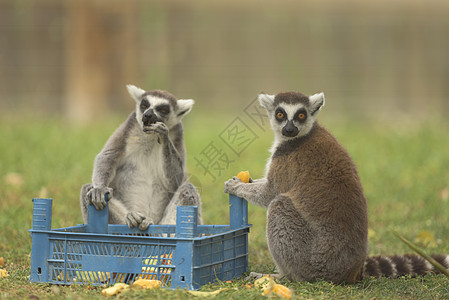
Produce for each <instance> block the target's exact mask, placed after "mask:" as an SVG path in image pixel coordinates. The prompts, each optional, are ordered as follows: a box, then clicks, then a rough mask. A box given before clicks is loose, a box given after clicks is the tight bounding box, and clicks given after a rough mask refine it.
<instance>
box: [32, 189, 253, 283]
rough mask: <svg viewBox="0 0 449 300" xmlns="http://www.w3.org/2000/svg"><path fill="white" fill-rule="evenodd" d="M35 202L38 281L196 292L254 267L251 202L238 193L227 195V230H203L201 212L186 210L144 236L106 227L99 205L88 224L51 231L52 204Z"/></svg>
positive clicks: (125, 228)
mask: <svg viewBox="0 0 449 300" xmlns="http://www.w3.org/2000/svg"><path fill="white" fill-rule="evenodd" d="M33 202H34V207H33V229H30V232H31V238H32V249H31V277H30V280H31V281H33V282H48V283H52V284H74V283H77V284H93V285H103V284H109V285H112V284H115V283H117V282H126V283H132V282H133V281H134V280H136V279H138V278H145V279H158V280H161V281H162V283H163V285H164V286H166V287H168V288H172V289H174V288H187V289H191V290H193V289H199V288H200V287H201V286H202V285H204V284H207V283H210V282H214V281H216V280H222V281H224V280H230V279H233V278H235V277H238V276H241V275H242V274H243V273H245V272H246V271H247V270H248V233H249V228H250V227H251V225H250V224H248V204H247V202H246V200H244V199H241V198H238V197H236V196H232V195H231V196H230V197H229V204H230V208H229V215H230V224H229V225H198V224H197V207H196V206H180V207H178V210H177V221H176V223H177V224H176V225H151V226H150V227H149V228H148V229H147V230H145V231H141V230H138V229H130V228H129V227H128V226H126V225H112V224H108V223H107V218H108V208H106V209H104V210H101V211H97V210H96V209H95V208H94V207H93V206H91V207H89V211H88V222H87V224H83V225H78V226H74V227H67V228H59V229H51V215H52V199H39V198H36V199H33Z"/></svg>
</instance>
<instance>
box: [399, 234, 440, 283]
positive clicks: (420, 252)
mask: <svg viewBox="0 0 449 300" xmlns="http://www.w3.org/2000/svg"><path fill="white" fill-rule="evenodd" d="M393 234H394V235H395V236H397V237H398V238H399V239H400V240H401V241H402V242H403V243H404V244H406V245H407V246H409V247H410V248H411V249H412V250H413V251H415V252H416V253H417V254H418V255H420V256H422V257H423V258H424V259H426V260H427V261H428V262H429V263H430V264H431V265H432V266H434V267H435V268H437V269H438V271H440V272H441V273H442V274H444V275H446V276H447V277H449V271H448V270H447V269H446V268H445V267H444V266H442V265H441V264H440V263H439V262H437V261H436V260H435V259H433V258H432V257H430V256H429V255H427V254H426V253H425V252H424V250H422V249H421V248H419V247H418V246H416V245H414V244H413V243H412V242H410V241H409V240H407V239H406V238H404V237H403V236H402V235H400V234H399V233H397V232H395V231H393Z"/></svg>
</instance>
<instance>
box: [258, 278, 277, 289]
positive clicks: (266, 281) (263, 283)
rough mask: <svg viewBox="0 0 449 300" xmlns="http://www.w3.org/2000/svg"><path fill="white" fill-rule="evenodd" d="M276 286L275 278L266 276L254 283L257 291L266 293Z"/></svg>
mask: <svg viewBox="0 0 449 300" xmlns="http://www.w3.org/2000/svg"><path fill="white" fill-rule="evenodd" d="M275 284H276V282H274V279H273V277H271V276H270V275H265V276H263V277H261V278H259V279H257V280H256V281H254V287H255V288H256V289H259V288H261V289H262V290H264V291H265V290H267V289H271V288H272V287H273V286H274V285H275Z"/></svg>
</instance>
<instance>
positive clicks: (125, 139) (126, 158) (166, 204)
mask: <svg viewBox="0 0 449 300" xmlns="http://www.w3.org/2000/svg"><path fill="white" fill-rule="evenodd" d="M127 88H128V92H129V94H130V95H131V97H132V98H133V99H134V101H135V102H136V110H135V112H133V113H131V114H130V115H129V117H128V119H127V120H126V121H125V122H124V123H123V124H122V125H121V126H120V127H119V128H118V129H117V130H116V131H115V132H114V133H113V134H112V135H111V137H110V138H109V139H108V141H107V142H106V144H105V146H104V148H103V150H101V152H100V153H99V154H98V155H97V156H96V158H95V162H94V170H93V175H92V183H89V184H86V185H84V186H83V187H82V189H81V199H80V200H81V211H82V214H83V218H84V222H86V221H87V207H88V205H89V204H93V205H94V206H95V208H96V209H99V210H101V209H103V208H104V207H105V206H106V201H105V198H104V197H105V194H109V200H108V205H109V223H111V224H127V225H128V226H129V227H130V228H133V227H138V228H139V229H141V230H145V229H146V228H148V226H149V225H151V224H175V223H176V206H178V205H197V206H199V211H200V197H199V195H198V192H197V190H196V189H195V187H194V186H193V185H192V184H191V183H189V181H188V180H187V178H186V173H185V155H186V154H185V149H184V141H183V128H182V124H181V119H182V118H183V117H184V116H185V115H187V114H188V113H189V112H190V110H191V109H192V106H193V104H194V101H193V100H191V99H188V100H177V99H176V97H175V96H173V95H172V94H170V93H168V92H166V91H161V90H151V91H148V92H145V91H144V90H142V89H140V88H138V87H136V86H133V85H128V86H127ZM198 219H199V222H201V217H200V216H199V218H198Z"/></svg>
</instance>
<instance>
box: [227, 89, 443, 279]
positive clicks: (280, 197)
mask: <svg viewBox="0 0 449 300" xmlns="http://www.w3.org/2000/svg"><path fill="white" fill-rule="evenodd" d="M259 102H260V103H261V105H262V106H264V107H265V109H266V110H267V112H268V115H269V117H270V123H271V127H272V128H273V131H274V135H275V137H274V144H273V147H272V149H271V152H272V156H271V157H270V160H269V162H268V164H267V170H266V176H265V178H262V179H258V180H254V182H253V183H250V184H244V183H242V182H240V180H238V179H237V178H233V179H231V180H228V181H227V182H226V183H225V192H228V193H232V194H235V195H237V196H239V197H243V198H245V199H247V200H248V201H249V202H251V203H254V204H257V205H261V206H263V207H266V208H267V209H268V212H267V228H266V231H267V244H268V247H269V250H270V253H271V255H272V257H273V260H274V262H275V264H276V267H277V269H278V271H279V274H280V275H281V276H286V277H288V278H289V279H291V280H299V281H315V280H318V279H324V280H327V281H332V282H336V283H340V282H354V281H356V280H359V279H361V278H362V277H363V276H379V275H390V276H398V275H400V274H403V273H404V272H405V271H408V273H413V274H421V272H425V271H435V270H433V269H432V267H431V265H430V264H426V263H425V260H423V259H421V258H419V257H417V256H413V255H409V256H394V257H370V258H367V252H368V232H367V231H368V214H367V203H366V199H365V196H364V193H363V188H362V184H361V182H360V179H359V175H358V172H357V169H356V166H355V164H354V162H353V161H352V159H351V157H350V155H349V154H348V152H347V151H346V150H345V149H344V148H343V146H341V145H340V143H339V142H338V141H337V140H336V139H335V138H334V137H333V136H332V135H331V134H330V133H329V132H328V131H327V130H326V129H325V128H323V127H322V126H320V125H319V124H318V122H317V121H316V115H317V113H318V111H319V110H320V109H321V107H322V106H323V105H324V95H323V94H322V93H320V94H315V95H312V96H310V97H307V96H305V95H303V94H300V93H296V92H288V93H280V94H278V95H276V96H274V95H265V94H261V95H259ZM435 258H437V259H438V260H439V261H440V262H442V263H443V265H445V266H446V267H449V258H448V256H445V255H440V256H435Z"/></svg>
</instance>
